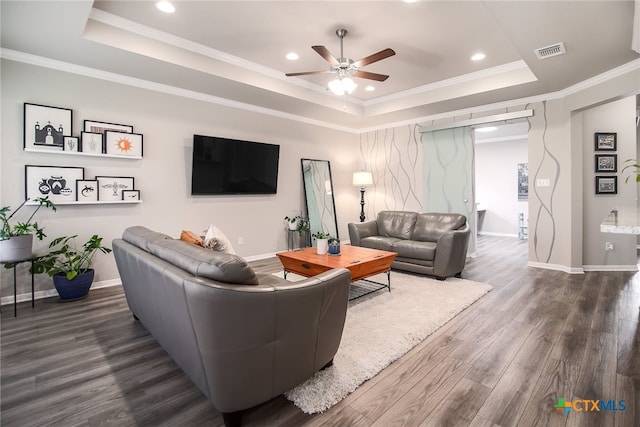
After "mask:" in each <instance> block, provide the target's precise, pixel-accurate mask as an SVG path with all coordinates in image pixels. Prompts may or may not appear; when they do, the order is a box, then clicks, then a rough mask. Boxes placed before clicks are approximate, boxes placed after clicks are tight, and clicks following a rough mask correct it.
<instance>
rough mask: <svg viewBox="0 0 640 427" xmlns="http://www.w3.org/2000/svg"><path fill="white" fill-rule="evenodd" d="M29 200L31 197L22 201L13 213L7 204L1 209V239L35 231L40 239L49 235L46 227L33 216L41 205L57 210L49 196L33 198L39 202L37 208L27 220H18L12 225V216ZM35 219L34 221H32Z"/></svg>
mask: <svg viewBox="0 0 640 427" xmlns="http://www.w3.org/2000/svg"><path fill="white" fill-rule="evenodd" d="M28 201H29V199H27V200H25V201H24V202H22V204H21V205H20V206H18V208H17V209H16V210H14V211H13V212H12V213H11V214H9V212H11V206H5V207H3V208H2V209H0V223H1V224H2V228H1V229H0V240H5V239H8V238H10V237H14V236H21V235H23V234H30V233H33V234H34V235H35V236H36V237H37V238H38V240H42V239H43V238H44V237H47V236H46V234H44V229H43V228H42V227H40V226H39V225H38V223H37V222H35V221H33V217H34V216H35V215H36V213H37V212H38V211H39V210H40V208H41V207H43V206H44V207H46V208H49V209H51V210H53V211H54V212H55V211H56V205H55V204H54V203H53V202H52V201H51V200H49V197H38V198H36V199H33V201H34V202H36V203H37V204H38V206H37V207H36V209H35V210H34V211H33V213H31V216H30V217H29V219H27V220H26V221H25V222H20V221H16V222H15V224H14V225H11V222H10V220H11V218H13V216H14V215H15V214H16V213H18V211H19V210H20V209H21V208H22V207H23V206H24V205H25V204H26V203H27V202H28ZM32 221H33V222H32Z"/></svg>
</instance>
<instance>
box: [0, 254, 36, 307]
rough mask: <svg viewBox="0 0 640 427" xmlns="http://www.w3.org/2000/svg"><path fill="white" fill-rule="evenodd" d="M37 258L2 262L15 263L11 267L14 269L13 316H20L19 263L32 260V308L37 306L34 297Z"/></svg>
mask: <svg viewBox="0 0 640 427" xmlns="http://www.w3.org/2000/svg"><path fill="white" fill-rule="evenodd" d="M34 259H35V258H29V259H23V260H20V261H14V262H11V263H8V262H7V263H2V264H13V267H11V269H12V270H13V317H18V289H17V288H18V286H17V285H18V278H17V274H16V267H17V266H18V264H22V263H23V262H30V263H31V308H34V307H35V306H36V304H35V297H34V294H35V292H34V288H35V286H34V278H33V276H34V274H33V260H34Z"/></svg>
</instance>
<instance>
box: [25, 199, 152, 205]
mask: <svg viewBox="0 0 640 427" xmlns="http://www.w3.org/2000/svg"><path fill="white" fill-rule="evenodd" d="M53 203H55V205H56V206H63V205H126V204H136V203H142V200H97V201H95V202H77V201H75V200H72V201H68V202H57V201H54V202H53ZM37 204H38V203H37V202H27V203H25V205H27V206H36V205H37Z"/></svg>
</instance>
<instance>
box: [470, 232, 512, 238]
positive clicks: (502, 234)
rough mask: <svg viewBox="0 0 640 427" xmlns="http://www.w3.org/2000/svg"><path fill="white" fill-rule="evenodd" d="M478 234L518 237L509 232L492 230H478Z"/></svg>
mask: <svg viewBox="0 0 640 427" xmlns="http://www.w3.org/2000/svg"><path fill="white" fill-rule="evenodd" d="M478 234H479V235H483V236H496V237H515V238H518V235H517V234H510V233H494V232H493V231H478Z"/></svg>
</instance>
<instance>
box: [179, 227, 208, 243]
mask: <svg viewBox="0 0 640 427" xmlns="http://www.w3.org/2000/svg"><path fill="white" fill-rule="evenodd" d="M180 240H182V241H183V242H187V243H193V244H194V245H198V246H204V241H203V240H202V237H200V236H198V235H197V234H196V233H194V232H193V231H189V230H182V232H181V233H180Z"/></svg>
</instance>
